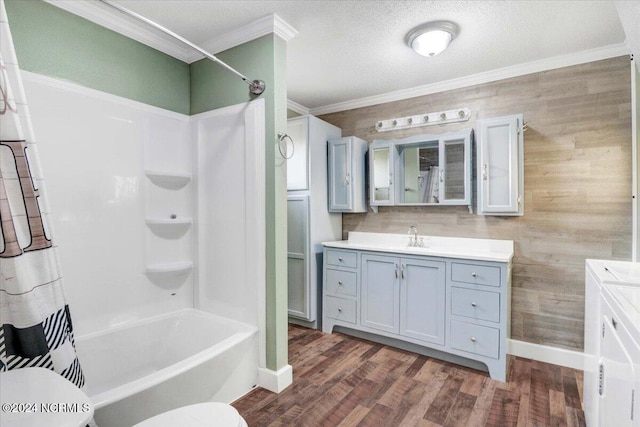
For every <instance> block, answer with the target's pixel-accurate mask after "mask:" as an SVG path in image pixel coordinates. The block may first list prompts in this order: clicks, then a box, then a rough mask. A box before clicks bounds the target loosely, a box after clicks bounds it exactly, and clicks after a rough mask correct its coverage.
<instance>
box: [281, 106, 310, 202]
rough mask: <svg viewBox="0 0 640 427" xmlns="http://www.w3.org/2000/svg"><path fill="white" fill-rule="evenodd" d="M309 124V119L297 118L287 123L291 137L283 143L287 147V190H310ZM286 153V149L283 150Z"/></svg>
mask: <svg viewBox="0 0 640 427" xmlns="http://www.w3.org/2000/svg"><path fill="white" fill-rule="evenodd" d="M308 128H309V123H308V118H307V117H299V118H298V117H296V118H293V119H290V120H288V121H287V134H288V135H289V136H290V137H291V139H289V138H285V140H284V141H283V142H282V144H283V148H284V145H285V143H286V145H287V153H286V154H287V156H291V150H293V156H292V157H291V158H290V159H289V160H287V190H288V191H293V190H308V189H309V152H308V146H309V142H308V140H309V133H308ZM283 152H284V149H283Z"/></svg>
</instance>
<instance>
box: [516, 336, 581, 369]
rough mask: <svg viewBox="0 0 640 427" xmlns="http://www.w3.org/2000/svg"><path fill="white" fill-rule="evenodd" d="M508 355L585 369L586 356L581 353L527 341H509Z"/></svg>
mask: <svg viewBox="0 0 640 427" xmlns="http://www.w3.org/2000/svg"><path fill="white" fill-rule="evenodd" d="M507 345H508V347H507V353H509V354H511V355H513V356H519V357H524V358H525V359H533V360H537V361H540V362H546V363H552V364H554V365H560V366H566V367H567V368H573V369H580V370H583V369H584V360H585V359H584V358H585V355H584V353H583V352H581V351H573V350H565V349H563V348H556V347H549V346H546V345H540V344H533V343H530V342H525V341H518V340H511V339H510V340H508V343H507Z"/></svg>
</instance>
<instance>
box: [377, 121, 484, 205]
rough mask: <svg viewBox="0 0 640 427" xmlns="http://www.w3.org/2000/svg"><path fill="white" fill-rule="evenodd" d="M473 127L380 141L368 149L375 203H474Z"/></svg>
mask: <svg viewBox="0 0 640 427" xmlns="http://www.w3.org/2000/svg"><path fill="white" fill-rule="evenodd" d="M472 138H473V132H472V130H468V131H463V132H450V133H445V134H438V135H430V134H425V135H417V136H411V137H408V138H404V139H397V140H390V141H385V140H376V141H374V142H373V143H372V144H371V146H370V148H369V163H370V164H369V170H370V173H369V180H370V182H369V187H370V204H371V207H372V208H373V209H374V210H375V209H377V207H378V206H385V205H395V206H438V205H467V206H470V205H471V169H472V165H471V154H472V153H471V144H472Z"/></svg>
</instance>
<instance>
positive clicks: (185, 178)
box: [146, 170, 191, 190]
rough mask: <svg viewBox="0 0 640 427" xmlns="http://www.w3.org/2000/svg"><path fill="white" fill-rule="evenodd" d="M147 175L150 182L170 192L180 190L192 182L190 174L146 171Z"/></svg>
mask: <svg viewBox="0 0 640 427" xmlns="http://www.w3.org/2000/svg"><path fill="white" fill-rule="evenodd" d="M146 175H147V177H148V178H149V180H150V181H151V182H153V183H154V184H155V185H157V186H158V187H162V188H168V189H170V190H179V189H181V188H182V187H184V186H185V185H187V184H188V183H189V182H191V174H190V173H181V172H164V171H151V170H148V171H146Z"/></svg>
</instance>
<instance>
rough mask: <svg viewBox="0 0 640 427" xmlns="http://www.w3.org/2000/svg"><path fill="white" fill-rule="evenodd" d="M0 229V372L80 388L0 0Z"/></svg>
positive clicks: (80, 378)
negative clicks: (49, 377)
mask: <svg viewBox="0 0 640 427" xmlns="http://www.w3.org/2000/svg"><path fill="white" fill-rule="evenodd" d="M0 228H1V235H0V325H1V327H0V371H6V370H11V369H18V368H25V367H32V366H37V367H44V368H48V369H51V370H53V371H55V372H58V373H59V374H61V375H62V376H63V377H65V378H67V379H68V380H70V381H71V382H73V383H74V384H76V385H77V386H78V387H83V386H84V376H83V373H82V369H81V368H80V363H79V362H78V357H77V355H76V351H75V343H74V339H73V327H72V324H71V316H70V314H69V306H68V305H67V303H66V301H65V297H64V293H63V291H62V275H61V273H60V267H59V265H58V257H57V255H56V246H55V245H54V244H53V242H52V240H51V229H50V221H49V213H48V208H47V203H46V200H45V193H44V186H43V179H42V174H41V172H40V166H39V159H38V151H37V147H36V144H35V138H34V135H33V130H32V128H31V122H30V118H29V110H28V108H27V104H26V102H25V96H24V90H23V87H22V80H21V78H20V71H19V68H18V62H17V59H16V55H15V49H14V46H13V41H12V38H11V33H10V31H9V24H8V22H7V14H6V11H5V7H4V0H0Z"/></svg>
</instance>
